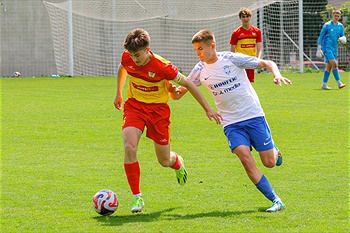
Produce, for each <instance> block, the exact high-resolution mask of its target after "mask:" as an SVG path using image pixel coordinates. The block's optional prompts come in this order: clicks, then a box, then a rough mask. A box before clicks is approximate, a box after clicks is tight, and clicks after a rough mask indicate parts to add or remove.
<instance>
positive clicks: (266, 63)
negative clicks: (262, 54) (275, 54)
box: [258, 60, 292, 86]
mask: <svg viewBox="0 0 350 233" xmlns="http://www.w3.org/2000/svg"><path fill="white" fill-rule="evenodd" d="M258 67H259V68H267V69H269V70H270V71H271V72H272V74H273V76H274V79H273V82H274V83H275V84H277V85H278V86H282V83H284V84H292V81H290V80H289V79H287V78H285V77H283V76H282V74H281V72H280V71H279V69H278V67H277V64H276V63H275V62H273V61H271V60H260V61H259V64H258Z"/></svg>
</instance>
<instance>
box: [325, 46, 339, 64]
mask: <svg viewBox="0 0 350 233" xmlns="http://www.w3.org/2000/svg"><path fill="white" fill-rule="evenodd" d="M330 60H338V54H336V53H334V52H333V51H332V50H330V49H326V51H324V62H326V63H328V62H329V61H330Z"/></svg>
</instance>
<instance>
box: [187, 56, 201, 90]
mask: <svg viewBox="0 0 350 233" xmlns="http://www.w3.org/2000/svg"><path fill="white" fill-rule="evenodd" d="M202 69H203V64H202V63H201V62H198V63H197V64H196V65H195V67H194V68H193V69H192V71H191V72H190V74H189V75H188V77H187V78H188V79H189V80H190V81H191V82H193V83H194V84H195V85H196V86H197V87H199V86H200V85H201V81H200V77H201V71H202Z"/></svg>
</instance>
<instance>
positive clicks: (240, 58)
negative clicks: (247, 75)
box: [225, 53, 259, 69]
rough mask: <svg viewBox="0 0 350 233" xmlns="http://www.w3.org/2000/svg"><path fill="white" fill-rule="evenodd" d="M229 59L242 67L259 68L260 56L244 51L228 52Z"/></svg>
mask: <svg viewBox="0 0 350 233" xmlns="http://www.w3.org/2000/svg"><path fill="white" fill-rule="evenodd" d="M225 56H228V58H227V59H228V60H229V61H231V62H232V64H234V65H235V66H237V67H238V68H240V69H257V68H258V63H259V58H257V57H254V56H248V55H245V54H242V53H227V54H226V55H225Z"/></svg>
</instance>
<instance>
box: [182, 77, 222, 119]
mask: <svg viewBox="0 0 350 233" xmlns="http://www.w3.org/2000/svg"><path fill="white" fill-rule="evenodd" d="M178 83H179V84H180V85H181V86H183V87H185V89H186V92H187V90H188V91H189V92H190V93H191V94H192V95H193V97H194V98H195V99H196V100H197V101H198V103H199V104H200V105H201V106H202V108H203V109H204V111H205V113H206V114H207V117H208V118H209V119H210V120H212V119H214V120H215V121H216V123H217V124H220V123H221V121H222V116H221V115H220V114H219V113H217V112H215V111H214V110H213V109H212V108H211V107H210V106H209V104H208V102H207V101H206V99H205V98H204V96H203V94H202V92H201V91H200V90H199V88H198V87H197V86H196V85H195V84H194V83H193V82H191V81H190V80H188V78H187V77H185V76H182V78H181V79H180V81H179V82H178ZM186 92H185V93H186Z"/></svg>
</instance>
